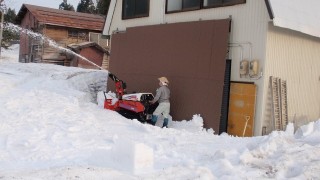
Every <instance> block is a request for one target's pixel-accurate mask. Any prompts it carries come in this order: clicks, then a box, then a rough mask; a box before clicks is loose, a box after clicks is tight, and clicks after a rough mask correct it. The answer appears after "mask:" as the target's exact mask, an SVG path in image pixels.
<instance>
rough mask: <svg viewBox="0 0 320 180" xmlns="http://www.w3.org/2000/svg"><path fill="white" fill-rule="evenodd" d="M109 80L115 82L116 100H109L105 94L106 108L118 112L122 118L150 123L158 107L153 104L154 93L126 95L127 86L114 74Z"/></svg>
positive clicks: (110, 75) (110, 74)
mask: <svg viewBox="0 0 320 180" xmlns="http://www.w3.org/2000/svg"><path fill="white" fill-rule="evenodd" d="M109 78H110V79H111V80H113V81H114V82H115V88H116V95H117V98H116V100H115V99H114V98H109V97H110V96H107V95H106V92H104V97H105V101H104V108H105V109H110V110H114V111H117V112H118V113H119V114H121V115H122V116H124V117H126V118H129V119H137V120H138V121H140V122H143V123H144V122H148V123H149V122H150V120H151V118H152V113H153V111H154V110H155V109H156V107H157V106H158V104H157V103H155V104H151V103H150V102H149V101H151V100H153V98H154V96H153V94H152V93H133V94H126V88H127V85H126V83H125V82H123V81H122V80H120V79H118V78H117V77H116V76H115V75H114V74H112V73H109Z"/></svg>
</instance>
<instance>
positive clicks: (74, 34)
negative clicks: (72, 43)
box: [68, 29, 88, 40]
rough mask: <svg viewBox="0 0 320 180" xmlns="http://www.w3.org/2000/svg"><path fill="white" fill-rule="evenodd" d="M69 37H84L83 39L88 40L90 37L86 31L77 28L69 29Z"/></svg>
mask: <svg viewBox="0 0 320 180" xmlns="http://www.w3.org/2000/svg"><path fill="white" fill-rule="evenodd" d="M68 37H69V38H76V39H83V40H87V39H88V35H87V33H86V32H84V31H79V30H76V29H69V30H68Z"/></svg>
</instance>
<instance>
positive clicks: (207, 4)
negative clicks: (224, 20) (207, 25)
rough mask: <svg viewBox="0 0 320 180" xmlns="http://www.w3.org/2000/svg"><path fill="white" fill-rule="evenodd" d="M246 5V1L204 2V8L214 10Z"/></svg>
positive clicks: (206, 0) (222, 0)
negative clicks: (215, 8)
mask: <svg viewBox="0 0 320 180" xmlns="http://www.w3.org/2000/svg"><path fill="white" fill-rule="evenodd" d="M243 3H246V0H203V7H205V8H207V7H208V8H211V7H212V8H213V7H222V6H232V5H236V4H243Z"/></svg>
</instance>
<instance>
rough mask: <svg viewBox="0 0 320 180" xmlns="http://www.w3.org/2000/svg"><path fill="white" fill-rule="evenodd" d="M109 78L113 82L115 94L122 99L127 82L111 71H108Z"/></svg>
mask: <svg viewBox="0 0 320 180" xmlns="http://www.w3.org/2000/svg"><path fill="white" fill-rule="evenodd" d="M109 78H110V79H112V80H113V81H114V82H115V86H116V93H117V96H118V98H119V99H122V96H123V94H124V93H125V92H126V88H127V84H126V83H125V82H123V81H122V80H120V79H119V78H117V76H115V75H114V74H112V73H109Z"/></svg>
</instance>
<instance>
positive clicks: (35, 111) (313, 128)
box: [0, 45, 320, 180]
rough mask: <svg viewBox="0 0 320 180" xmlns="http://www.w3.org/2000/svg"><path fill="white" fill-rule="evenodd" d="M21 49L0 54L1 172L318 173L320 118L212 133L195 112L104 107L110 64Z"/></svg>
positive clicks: (89, 175)
mask: <svg viewBox="0 0 320 180" xmlns="http://www.w3.org/2000/svg"><path fill="white" fill-rule="evenodd" d="M18 51H19V45H13V46H12V47H10V48H9V49H6V50H5V49H3V48H2V52H1V58H0V87H1V88H0V179H6V180H7V179H9V180H10V179H48V180H50V179H52V180H53V179H54V180H56V179H79V180H86V179H94V180H95V179H125V180H131V179H133V180H136V179H137V180H138V179H139V180H141V179H142V180H144V179H152V180H154V179H156V180H157V179H159V180H162V179H172V180H176V179H192V180H194V179H196V180H214V179H230V180H231V179H232V180H237V179H319V172H320V151H319V148H320V119H319V120H317V121H314V122H310V123H309V124H307V125H305V126H302V127H300V128H299V129H294V125H293V124H291V123H290V124H289V125H288V126H287V128H286V131H274V132H272V133H271V134H269V135H265V136H257V137H233V136H229V135H228V134H226V133H224V134H221V135H214V134H213V130H212V129H209V130H206V129H204V128H203V119H202V117H201V115H200V114H197V113H196V112H195V113H194V115H193V116H192V117H190V118H189V119H186V120H182V119H180V120H179V121H176V120H175V119H173V120H172V118H170V121H169V128H160V127H159V126H160V125H161V123H162V120H161V118H160V119H159V121H158V122H157V125H156V126H152V125H149V124H142V123H140V122H138V121H137V120H135V119H133V120H131V119H126V118H124V117H122V116H121V115H119V114H118V113H117V112H115V111H111V110H107V109H103V101H104V97H103V95H102V91H103V90H106V89H105V88H106V84H107V83H108V81H107V78H108V72H107V71H102V70H86V69H81V68H75V67H64V66H57V65H50V64H37V63H18V54H19V53H18ZM111 82H112V81H111ZM109 83H110V82H109ZM111 94H112V92H111Z"/></svg>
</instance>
